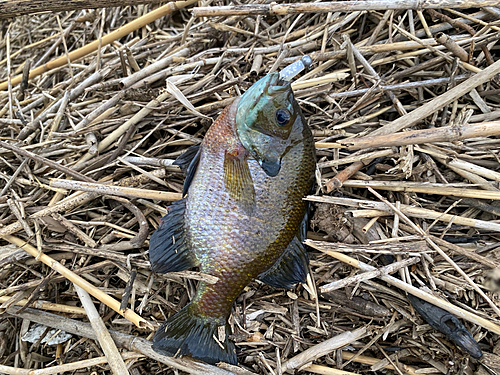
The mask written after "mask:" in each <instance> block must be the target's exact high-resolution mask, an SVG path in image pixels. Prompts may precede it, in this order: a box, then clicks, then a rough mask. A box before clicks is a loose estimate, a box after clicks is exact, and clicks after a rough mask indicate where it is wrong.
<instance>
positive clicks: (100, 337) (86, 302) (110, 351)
mask: <svg viewBox="0 0 500 375" xmlns="http://www.w3.org/2000/svg"><path fill="white" fill-rule="evenodd" d="M74 287H75V290H76V292H77V293H78V297H80V301H81V303H82V306H83V308H84V309H85V312H86V313H87V317H88V318H89V321H90V324H91V325H92V328H93V329H94V332H95V334H96V336H97V341H99V344H100V345H101V349H102V351H103V352H104V355H105V356H106V359H107V361H108V364H109V367H111V371H112V372H113V374H114V375H128V374H129V372H128V369H127V366H126V365H125V362H123V358H122V357H121V356H120V352H119V351H118V349H117V347H116V345H115V343H114V341H113V339H112V338H111V335H110V334H109V332H108V329H107V328H106V325H105V324H104V322H103V321H102V319H101V317H100V316H99V313H98V312H97V309H96V308H95V306H94V303H93V302H92V299H91V298H90V294H89V293H88V292H87V291H86V290H84V289H83V288H80V287H79V286H78V285H76V284H74Z"/></svg>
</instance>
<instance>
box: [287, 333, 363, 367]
mask: <svg viewBox="0 0 500 375" xmlns="http://www.w3.org/2000/svg"><path fill="white" fill-rule="evenodd" d="M366 332H367V329H366V327H362V328H359V329H357V330H355V331H352V332H349V331H348V332H344V333H342V334H340V335H337V336H335V337H332V338H331V339H328V340H326V341H323V342H322V343H320V344H317V345H314V346H312V347H310V348H309V349H307V350H304V351H303V352H302V353H300V354H297V355H296V356H295V357H293V358H290V359H289V360H288V361H286V362H285V363H283V365H282V366H281V369H282V371H287V370H294V369H297V368H299V367H300V366H303V365H305V364H306V363H308V362H311V361H313V360H315V359H317V358H320V357H322V356H324V355H327V354H328V353H331V352H332V351H334V350H335V349H338V348H342V347H343V346H346V345H348V344H350V343H352V342H353V341H356V340H359V339H361V338H362V337H364V336H365V335H366Z"/></svg>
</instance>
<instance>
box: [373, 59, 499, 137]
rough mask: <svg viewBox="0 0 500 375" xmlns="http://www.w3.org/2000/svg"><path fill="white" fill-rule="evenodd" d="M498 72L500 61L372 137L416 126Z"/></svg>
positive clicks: (381, 129) (386, 126) (383, 127)
mask: <svg viewBox="0 0 500 375" xmlns="http://www.w3.org/2000/svg"><path fill="white" fill-rule="evenodd" d="M499 72H500V60H498V61H496V62H495V63H494V64H492V65H490V66H488V67H487V68H486V69H484V70H483V71H481V72H479V73H477V74H475V75H473V76H472V77H470V78H469V79H468V80H466V81H464V82H462V83H460V84H459V85H457V86H455V87H454V88H452V89H451V90H448V91H446V92H445V93H443V94H441V95H439V96H437V97H436V98H434V99H432V100H431V101H429V102H427V103H425V104H424V105H423V106H420V107H418V108H417V109H415V110H413V111H412V112H410V113H408V114H407V115H405V116H401V117H400V118H398V119H397V120H394V121H392V122H390V123H388V124H387V125H384V126H382V127H381V128H378V129H377V130H374V131H373V133H372V135H374V136H375V135H384V134H392V133H395V132H398V131H400V130H402V129H404V128H408V127H410V126H413V125H415V124H417V123H418V122H419V121H421V120H423V119H424V118H426V117H427V116H429V115H431V114H433V113H434V112H436V111H438V110H440V109H442V108H443V107H444V106H446V105H448V104H450V103H451V102H453V101H454V100H456V99H458V98H460V97H461V96H463V95H465V94H467V93H469V92H471V91H472V90H473V89H475V88H476V87H478V86H480V85H482V84H483V83H485V82H488V81H489V80H490V79H491V78H492V77H494V76H495V75H497V74H498V73H499Z"/></svg>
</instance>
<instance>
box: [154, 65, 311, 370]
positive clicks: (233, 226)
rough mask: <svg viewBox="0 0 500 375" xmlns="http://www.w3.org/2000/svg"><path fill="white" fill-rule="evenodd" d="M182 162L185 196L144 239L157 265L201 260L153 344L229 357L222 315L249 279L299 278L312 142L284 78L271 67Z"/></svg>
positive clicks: (170, 267)
mask: <svg viewBox="0 0 500 375" xmlns="http://www.w3.org/2000/svg"><path fill="white" fill-rule="evenodd" d="M186 154H187V155H185V156H183V157H181V160H179V163H180V164H183V163H186V162H187V161H189V159H191V158H192V161H191V162H190V164H189V167H188V168H187V176H186V182H185V185H184V190H185V193H186V197H185V198H184V199H182V200H181V201H179V202H176V203H174V204H173V205H172V206H170V208H169V213H168V214H167V215H166V216H165V217H164V218H163V219H162V223H161V224H160V227H159V228H158V229H157V231H156V232H155V233H154V234H153V236H152V237H151V241H150V260H151V265H152V268H153V270H154V271H155V272H171V271H179V270H183V269H188V268H191V267H196V266H197V267H199V268H200V271H201V272H203V273H207V274H210V275H213V276H217V277H218V278H219V280H218V281H217V283H215V284H207V283H204V282H200V284H199V286H198V289H197V292H196V295H195V296H194V298H193V300H192V301H191V302H190V303H189V304H188V305H187V306H186V307H184V308H183V309H182V310H181V311H180V312H179V313H177V314H175V315H173V316H172V317H170V318H169V319H168V320H167V321H166V322H165V324H164V325H163V326H162V327H161V328H160V329H159V330H158V332H157V333H156V335H155V338H154V340H153V341H154V344H153V348H154V349H155V350H157V351H159V352H161V353H163V354H167V355H175V354H182V355H191V356H192V357H194V358H198V359H201V360H204V361H206V362H209V363H216V362H219V361H226V362H229V363H233V364H234V363H236V354H235V348H234V344H233V343H232V341H231V340H229V338H228V335H229V334H230V332H229V327H228V325H227V319H228V317H229V315H230V313H231V306H232V304H233V302H234V300H235V299H236V297H237V296H238V294H239V293H240V292H241V291H242V290H243V288H244V287H245V286H246V285H247V284H248V283H249V282H250V281H251V280H252V279H254V278H257V277H258V278H259V279H260V280H262V281H264V282H266V283H268V284H270V285H273V286H276V287H285V288H291V287H293V286H294V285H295V284H296V283H298V282H304V281H305V277H306V274H307V264H308V260H307V254H306V252H305V249H304V247H303V245H302V243H301V241H302V240H303V237H304V229H305V228H304V227H303V225H301V223H303V221H304V215H305V213H306V202H305V201H304V200H303V198H304V196H305V195H307V194H308V193H309V192H310V190H311V187H312V184H313V178H314V169H315V154H314V142H313V137H312V134H311V131H310V130H309V128H308V126H307V125H306V123H305V121H304V118H303V115H302V113H301V111H300V108H299V106H298V104H297V102H296V101H295V99H294V97H293V92H292V90H291V88H290V84H289V82H287V81H284V80H282V79H280V76H279V74H278V73H272V74H269V75H267V76H266V77H264V78H263V79H261V80H260V81H259V82H257V83H255V84H254V85H253V86H252V87H251V88H250V89H249V90H248V91H247V92H246V93H245V94H244V95H243V96H242V97H241V99H236V100H235V101H234V102H233V103H232V104H231V105H230V106H228V107H227V108H226V109H225V110H224V111H223V112H222V113H221V115H220V116H219V117H218V118H217V120H216V121H215V123H214V124H213V125H212V127H211V128H210V129H209V130H208V132H207V134H206V136H205V139H204V140H203V143H202V144H201V146H200V148H199V149H198V150H197V152H196V153H195V151H194V150H192V151H191V152H187V153H186Z"/></svg>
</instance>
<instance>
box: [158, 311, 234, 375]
mask: <svg viewBox="0 0 500 375" xmlns="http://www.w3.org/2000/svg"><path fill="white" fill-rule="evenodd" d="M191 307H192V306H190V305H187V306H186V307H184V308H183V309H182V310H181V311H179V312H178V313H177V314H175V315H174V316H172V317H170V318H169V319H168V320H167V321H166V322H165V323H164V324H163V325H162V326H161V327H160V328H159V329H158V331H156V334H155V336H154V338H153V349H154V350H155V351H156V352H158V353H160V354H164V355H168V356H178V355H186V356H191V357H193V358H196V359H199V360H201V361H203V362H206V363H210V364H216V363H217V362H227V363H230V364H233V365H236V364H237V361H236V349H235V347H234V343H233V342H232V341H230V340H229V338H228V335H229V325H228V324H227V322H226V321H225V320H224V319H214V318H208V317H201V316H197V315H194V314H193V313H192V311H191V310H192V308H191Z"/></svg>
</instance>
